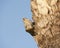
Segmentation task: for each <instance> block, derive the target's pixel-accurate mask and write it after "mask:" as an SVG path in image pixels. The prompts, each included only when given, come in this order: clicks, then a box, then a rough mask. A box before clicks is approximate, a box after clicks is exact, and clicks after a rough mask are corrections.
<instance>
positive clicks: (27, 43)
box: [0, 0, 37, 48]
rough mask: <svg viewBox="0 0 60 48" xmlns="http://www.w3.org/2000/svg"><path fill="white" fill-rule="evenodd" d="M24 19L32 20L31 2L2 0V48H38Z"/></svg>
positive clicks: (0, 4) (0, 27) (0, 7)
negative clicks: (26, 27)
mask: <svg viewBox="0 0 60 48" xmlns="http://www.w3.org/2000/svg"><path fill="white" fill-rule="evenodd" d="M23 17H26V18H29V19H31V18H32V13H31V8H30V0H0V48H37V45H36V42H35V41H34V39H33V37H32V36H31V35H30V34H29V33H27V32H26V31H25V28H24V24H23V22H22V18H23Z"/></svg>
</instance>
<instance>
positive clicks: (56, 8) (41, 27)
mask: <svg viewBox="0 0 60 48" xmlns="http://www.w3.org/2000/svg"><path fill="white" fill-rule="evenodd" d="M31 11H32V19H33V22H32V21H30V20H29V19H26V18H24V19H23V21H24V25H25V29H26V31H27V32H29V33H30V34H31V35H32V36H33V37H34V39H35V41H36V43H37V45H38V48H60V0H31Z"/></svg>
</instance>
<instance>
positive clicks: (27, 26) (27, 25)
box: [23, 18, 36, 36]
mask: <svg viewBox="0 0 60 48" xmlns="http://www.w3.org/2000/svg"><path fill="white" fill-rule="evenodd" d="M23 22H24V26H25V30H26V32H28V33H30V34H31V35H32V36H35V35H36V33H35V32H34V27H33V25H34V22H32V21H31V20H29V19H27V18H23Z"/></svg>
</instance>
